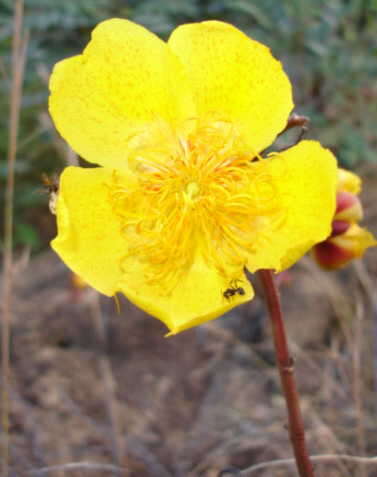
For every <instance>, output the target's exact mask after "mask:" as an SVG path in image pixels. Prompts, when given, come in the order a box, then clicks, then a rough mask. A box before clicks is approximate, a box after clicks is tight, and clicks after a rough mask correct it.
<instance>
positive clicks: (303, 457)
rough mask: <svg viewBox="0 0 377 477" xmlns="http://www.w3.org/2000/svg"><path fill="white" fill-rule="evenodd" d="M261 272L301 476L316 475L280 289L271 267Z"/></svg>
mask: <svg viewBox="0 0 377 477" xmlns="http://www.w3.org/2000/svg"><path fill="white" fill-rule="evenodd" d="M258 273H259V276H260V278H261V281H262V284H263V287H264V290H265V296H266V301H267V306H268V310H269V315H270V319H271V324H272V332H273V336H274V344H275V350H276V359H277V363H278V367H279V373H280V379H281V384H282V387H283V393H284V397H285V402H286V405H287V409H288V421H289V435H290V438H291V443H292V447H293V451H294V455H295V459H296V465H297V469H298V473H299V475H300V477H314V470H313V466H312V464H311V462H310V459H309V455H308V451H307V448H306V443H305V431H304V423H303V420H302V415H301V411H300V404H299V395H298V392H297V387H296V381H295V376H294V366H293V365H294V363H293V359H292V357H291V356H290V354H289V350H288V344H287V337H286V333H285V328H284V322H283V315H282V311H281V306H280V298H279V292H278V290H277V287H276V284H275V281H274V276H273V274H272V272H271V271H270V270H260V271H259V272H258Z"/></svg>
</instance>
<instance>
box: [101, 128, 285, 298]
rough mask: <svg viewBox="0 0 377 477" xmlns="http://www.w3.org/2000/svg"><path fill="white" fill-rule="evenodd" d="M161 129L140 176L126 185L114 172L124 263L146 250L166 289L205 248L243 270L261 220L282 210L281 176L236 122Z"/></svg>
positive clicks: (142, 158) (141, 159)
mask: <svg viewBox="0 0 377 477" xmlns="http://www.w3.org/2000/svg"><path fill="white" fill-rule="evenodd" d="M166 127H168V126H166ZM160 129H161V125H160ZM151 134H152V133H151ZM155 136H156V134H154V135H153V138H152V139H153V143H154V144H156V143H158V144H160V149H159V150H158V151H157V152H156V149H153V150H152V148H151V147H148V145H146V146H145V147H144V148H139V149H138V151H137V163H138V164H139V167H137V168H136V169H135V171H134V180H132V181H130V180H128V181H127V187H124V186H122V180H121V177H117V176H114V180H113V183H112V184H111V185H110V200H111V201H112V204H113V206H114V208H115V210H116V212H117V213H118V215H119V216H120V217H121V222H122V231H123V233H124V237H125V248H126V247H127V253H125V256H124V259H123V260H122V266H123V267H125V268H126V267H127V259H128V258H129V257H131V256H132V258H133V259H134V257H135V256H138V257H139V260H140V262H141V263H142V264H144V265H145V266H146V270H147V272H146V273H147V274H148V277H149V281H150V283H151V284H152V283H153V284H156V285H158V286H159V287H160V289H161V290H163V291H164V292H165V293H170V292H171V290H172V289H173V288H174V287H175V286H176V285H177V283H178V281H179V280H180V279H181V278H182V276H183V274H184V273H185V272H186V271H188V270H189V267H190V266H191V264H192V263H193V261H194V259H195V256H196V255H197V254H198V253H200V254H202V256H203V257H204V258H205V260H206V261H207V262H209V264H210V265H211V266H214V267H216V268H217V270H218V271H219V272H220V273H223V274H224V275H225V274H226V273H227V274H228V276H229V273H234V274H235V276H236V275H237V273H239V271H240V269H242V267H243V266H244V265H245V263H246V261H247V257H248V253H250V251H251V250H253V247H254V246H255V240H256V237H257V233H258V224H260V223H263V217H269V216H271V215H272V216H276V213H278V212H279V207H278V204H277V203H276V199H274V194H272V193H271V192H272V191H271V187H269V186H271V184H272V183H273V182H272V181H271V180H270V178H269V177H268V175H266V174H265V173H264V174H263V175H262V174H261V172H260V171H261V169H260V168H259V167H257V166H256V163H255V162H251V160H252V159H253V158H254V157H255V154H254V153H253V152H248V151H247V150H246V148H245V147H244V145H243V143H242V141H241V140H240V137H239V135H238V134H237V131H236V129H235V127H234V126H233V125H232V124H230V123H228V122H221V121H215V122H207V123H204V124H201V123H199V121H198V124H196V127H195V128H192V130H191V131H190V132H189V133H187V135H186V137H184V138H182V137H179V138H178V137H176V136H175V142H174V140H172V142H171V143H168V144H166V143H164V142H163V141H162V140H161V141H158V137H155ZM168 136H169V134H167V133H166V131H165V132H164V135H163V137H164V138H166V137H168ZM170 137H171V138H172V137H174V136H173V134H170ZM161 139H162V138H161ZM161 144H165V147H166V151H164V150H162V149H161ZM256 191H258V193H256ZM275 196H277V194H275Z"/></svg>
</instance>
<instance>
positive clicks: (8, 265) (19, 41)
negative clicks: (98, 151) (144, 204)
mask: <svg viewBox="0 0 377 477" xmlns="http://www.w3.org/2000/svg"><path fill="white" fill-rule="evenodd" d="M23 6H24V4H23V0H16V2H15V8H14V17H13V18H14V22H13V43H12V84H11V92H10V111H9V114H10V118H9V143H8V156H7V167H8V174H7V183H6V189H5V208H4V264H3V290H2V295H3V296H2V308H3V318H2V346H1V348H2V352H1V354H2V356H1V364H2V375H3V388H2V419H1V420H2V438H3V442H2V475H3V477H7V476H8V473H9V375H10V364H9V361H10V360H9V352H10V351H9V339H10V327H11V319H12V315H11V308H12V304H11V301H12V263H13V255H12V250H13V196H14V171H15V162H16V153H17V136H18V125H19V116H20V108H21V97H22V82H23V76H24V67H25V59H26V46H27V42H28V35H27V34H25V35H23V33H22V24H23Z"/></svg>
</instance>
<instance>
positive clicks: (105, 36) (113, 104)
mask: <svg viewBox="0 0 377 477" xmlns="http://www.w3.org/2000/svg"><path fill="white" fill-rule="evenodd" d="M50 89H51V96H50V102H49V108H50V113H51V116H52V118H53V120H54V122H55V125H56V127H57V129H58V131H59V132H60V134H61V135H62V136H63V138H64V139H66V141H67V142H68V143H69V144H70V145H71V147H72V148H73V149H74V150H75V151H76V152H77V153H78V154H80V155H81V156H82V157H83V158H84V159H86V160H88V161H91V162H94V163H97V164H102V165H106V166H110V167H122V166H124V164H126V163H127V151H128V149H129V148H130V147H133V146H130V144H131V143H132V142H135V140H136V142H137V138H138V136H139V135H140V134H142V133H144V132H145V129H146V128H147V127H148V125H149V124H150V123H153V122H159V121H165V122H168V123H169V124H172V125H174V124H176V123H177V122H180V121H181V120H183V119H185V118H187V117H188V116H190V115H192V114H193V112H194V110H193V106H192V102H191V99H190V94H189V91H188V87H187V81H186V79H185V77H184V74H183V68H182V66H181V65H180V63H179V61H178V60H177V58H176V57H175V55H173V54H172V53H171V51H170V50H169V48H168V47H167V45H166V43H164V42H163V41H162V40H160V39H159V38H158V37H157V36H155V35H154V34H153V33H150V32H149V31H148V30H146V29H145V28H143V27H141V26H139V25H136V24H135V23H132V22H130V21H128V20H121V19H112V20H107V21H104V22H102V23H100V24H99V25H98V26H97V27H96V28H95V29H94V30H93V33H92V39H91V41H90V43H89V44H88V46H87V47H86V48H85V50H84V52H83V54H82V55H78V56H74V57H72V58H68V59H66V60H63V61H60V62H59V63H57V64H56V65H55V68H54V70H53V73H52V76H51V80H50ZM135 138H136V139H135Z"/></svg>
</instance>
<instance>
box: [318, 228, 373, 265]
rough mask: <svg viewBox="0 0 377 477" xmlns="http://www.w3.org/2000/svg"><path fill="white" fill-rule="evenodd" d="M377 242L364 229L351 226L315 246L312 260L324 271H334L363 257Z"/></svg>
mask: <svg viewBox="0 0 377 477" xmlns="http://www.w3.org/2000/svg"><path fill="white" fill-rule="evenodd" d="M376 245H377V240H376V239H375V238H374V236H373V235H372V234H371V233H370V232H369V231H368V230H367V229H365V228H362V227H359V226H358V225H356V224H352V225H351V226H350V227H349V228H348V230H347V231H346V232H345V233H343V234H341V235H337V236H336V237H331V238H329V239H328V240H325V241H324V242H321V243H319V244H317V245H316V246H315V247H313V249H312V256H313V258H314V260H315V261H316V262H317V263H318V265H320V266H321V267H322V268H324V269H326V270H336V269H338V268H341V267H343V266H344V265H347V264H348V263H349V262H351V261H352V260H354V259H356V258H360V257H362V256H363V255H364V253H365V251H366V250H367V249H368V248H369V247H375V246H376Z"/></svg>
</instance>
